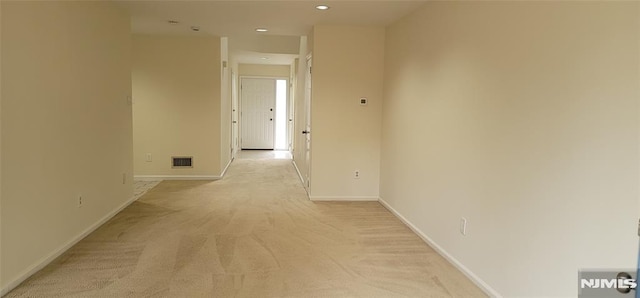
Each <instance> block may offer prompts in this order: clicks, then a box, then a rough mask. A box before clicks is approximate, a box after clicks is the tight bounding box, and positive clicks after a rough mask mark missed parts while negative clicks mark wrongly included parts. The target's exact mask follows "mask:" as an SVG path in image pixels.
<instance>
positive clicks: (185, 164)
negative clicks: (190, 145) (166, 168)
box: [171, 156, 193, 168]
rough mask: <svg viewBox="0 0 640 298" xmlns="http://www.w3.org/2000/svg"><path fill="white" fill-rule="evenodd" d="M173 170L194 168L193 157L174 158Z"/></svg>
mask: <svg viewBox="0 0 640 298" xmlns="http://www.w3.org/2000/svg"><path fill="white" fill-rule="evenodd" d="M171 167H172V168H193V156H172V157H171Z"/></svg>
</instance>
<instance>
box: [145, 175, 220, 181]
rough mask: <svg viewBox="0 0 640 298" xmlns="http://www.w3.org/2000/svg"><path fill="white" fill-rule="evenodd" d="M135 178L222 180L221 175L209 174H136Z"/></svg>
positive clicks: (146, 179)
mask: <svg viewBox="0 0 640 298" xmlns="http://www.w3.org/2000/svg"><path fill="white" fill-rule="evenodd" d="M133 179H134V180H140V181H161V180H220V179H222V177H221V176H207V175H136V176H133Z"/></svg>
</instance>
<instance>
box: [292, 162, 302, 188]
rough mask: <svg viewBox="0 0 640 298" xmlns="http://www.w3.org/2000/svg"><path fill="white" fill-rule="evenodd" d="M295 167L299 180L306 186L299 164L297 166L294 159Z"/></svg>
mask: <svg viewBox="0 0 640 298" xmlns="http://www.w3.org/2000/svg"><path fill="white" fill-rule="evenodd" d="M291 162H292V163H293V167H294V168H296V172H297V173H298V178H300V182H302V184H303V185H304V178H302V174H301V173H300V169H299V168H298V164H296V161H295V159H292V160H291Z"/></svg>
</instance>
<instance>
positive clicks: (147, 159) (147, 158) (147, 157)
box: [144, 153, 153, 162]
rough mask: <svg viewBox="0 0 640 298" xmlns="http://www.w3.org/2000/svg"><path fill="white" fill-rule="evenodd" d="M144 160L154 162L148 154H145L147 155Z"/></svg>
mask: <svg viewBox="0 0 640 298" xmlns="http://www.w3.org/2000/svg"><path fill="white" fill-rule="evenodd" d="M144 159H145V160H146V161H147V162H152V161H153V158H152V156H151V153H147V154H145V155H144Z"/></svg>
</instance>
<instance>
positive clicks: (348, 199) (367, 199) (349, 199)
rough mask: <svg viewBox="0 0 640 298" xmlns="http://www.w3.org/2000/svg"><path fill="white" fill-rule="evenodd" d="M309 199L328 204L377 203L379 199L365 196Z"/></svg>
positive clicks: (313, 197) (314, 197) (311, 197)
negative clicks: (328, 202) (327, 202)
mask: <svg viewBox="0 0 640 298" xmlns="http://www.w3.org/2000/svg"><path fill="white" fill-rule="evenodd" d="M309 199H310V200H312V201H330V202H377V201H378V199H379V198H378V197H367V196H341V197H340V196H309Z"/></svg>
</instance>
